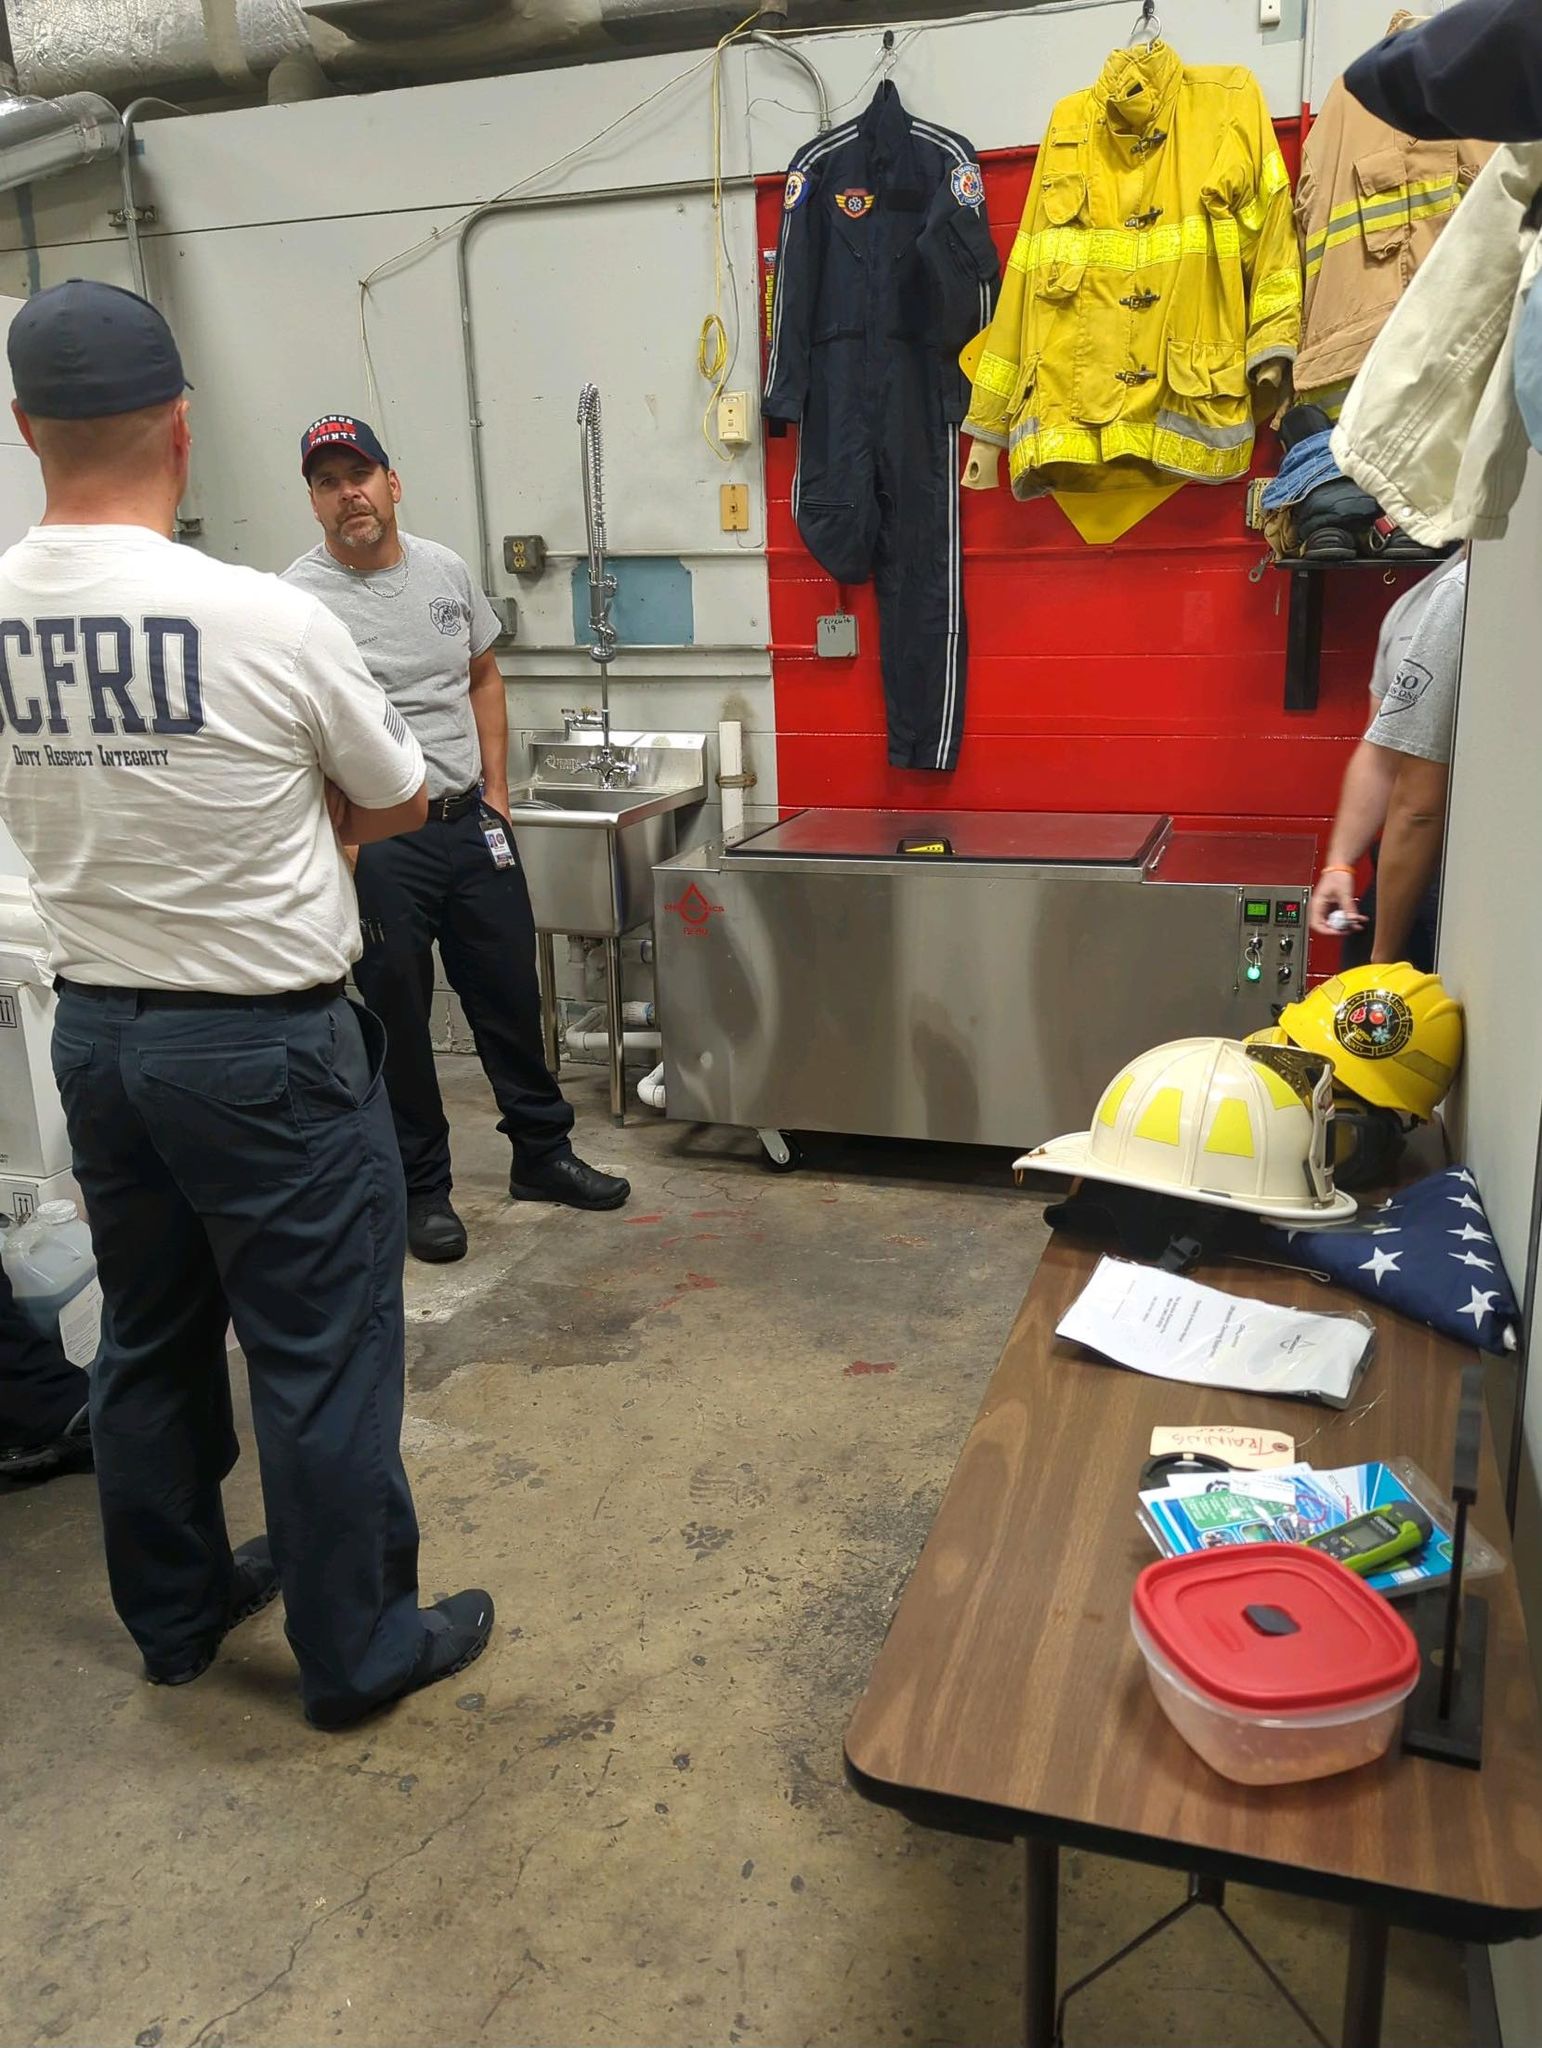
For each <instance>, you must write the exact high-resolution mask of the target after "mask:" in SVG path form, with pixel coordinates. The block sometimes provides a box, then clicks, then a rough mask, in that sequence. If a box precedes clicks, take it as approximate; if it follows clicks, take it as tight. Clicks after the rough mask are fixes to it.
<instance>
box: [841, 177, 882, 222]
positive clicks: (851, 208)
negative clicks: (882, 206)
mask: <svg viewBox="0 0 1542 2048" xmlns="http://www.w3.org/2000/svg"><path fill="white" fill-rule="evenodd" d="M835 203H836V205H837V206H838V207H839V208H840V210H841V212H842V213H844V214H845V216H846V218H847V219H848V220H860V219H861V218H862V216H863V214H864V213H871V212H872V210H873V195H872V193H871V192H869V191H868V190H867V188H866V187H865V186H862V185H852V186H850V187H848V189H847V190H846V191H844V192H837V193H836V195H835Z"/></svg>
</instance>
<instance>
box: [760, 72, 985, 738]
mask: <svg viewBox="0 0 1542 2048" xmlns="http://www.w3.org/2000/svg"><path fill="white" fill-rule="evenodd" d="M984 197H985V193H984V186H983V184H982V182H981V177H980V167H979V164H978V163H977V162H976V161H975V154H974V150H973V148H972V147H971V145H970V144H969V143H968V142H966V141H965V140H964V138H963V137H962V136H961V135H953V134H950V133H949V131H948V130H947V129H945V128H937V127H934V126H933V125H932V123H931V122H929V121H922V120H918V119H916V118H915V117H914V116H912V115H910V114H908V113H907V112H906V111H905V109H904V107H903V106H902V105H901V104H900V98H899V94H898V93H897V92H896V91H895V90H894V87H893V86H892V85H891V84H890V83H889V82H888V81H887V80H885V81H884V83H883V84H882V85H880V86H879V88H878V91H877V93H876V94H875V95H874V97H873V100H872V103H871V104H870V105H869V107H868V109H867V111H866V113H864V114H862V115H861V116H860V117H859V118H858V119H857V120H854V121H848V122H846V123H845V124H844V126H842V127H839V128H834V129H831V131H830V132H829V133H828V134H826V135H820V136H816V137H815V138H814V140H813V141H812V142H809V143H806V144H805V145H804V147H803V148H802V149H800V150H799V151H798V153H797V155H796V156H795V157H794V158H793V160H792V163H791V165H790V167H789V169H788V172H787V186H786V191H785V194H784V198H783V204H782V232H781V239H780V242H779V244H778V248H777V255H776V277H775V284H774V298H773V312H772V325H771V348H770V359H769V362H768V365H767V371H766V393H765V398H764V400H763V402H762V411H763V412H764V413H765V415H766V417H767V418H768V419H770V420H772V421H778V420H797V421H799V422H800V426H799V430H798V468H797V476H796V479H795V481H794V484H793V515H794V517H795V518H796V519H797V522H798V531H799V532H800V533H801V534H802V536H803V538H804V540H805V542H806V543H807V545H808V548H809V551H810V553H811V554H812V555H813V556H814V557H815V559H816V560H817V561H818V562H819V563H820V564H821V566H822V567H823V568H825V569H827V570H828V571H829V572H830V574H831V575H832V576H833V577H834V578H835V579H836V581H837V582H838V583H865V582H867V581H868V579H869V578H870V577H871V578H872V580H873V581H874V583H875V584H876V586H877V591H878V618H879V629H880V639H881V642H882V662H883V684H884V698H885V703H886V707H887V712H888V726H889V761H890V764H891V766H893V767H896V768H933V769H938V768H941V769H947V768H952V767H954V766H955V765H956V763H957V760H958V749H959V741H960V739H961V737H962V735H963V729H964V673H965V669H966V667H967V665H968V659H969V644H968V634H967V630H966V626H965V620H964V591H963V552H962V548H961V545H960V541H959V503H958V467H959V458H958V430H959V426H960V423H961V422H962V420H963V418H964V415H965V412H966V411H967V409H968V400H969V386H968V383H967V381H966V379H965V377H964V375H963V372H962V371H961V370H960V369H959V366H958V352H959V350H960V349H961V348H962V347H963V346H964V344H965V343H966V342H968V341H970V340H971V339H972V338H973V337H974V336H975V335H976V334H978V333H979V332H980V330H981V329H982V328H983V327H985V326H987V325H988V324H989V322H990V317H991V309H992V305H993V303H994V299H995V287H996V280H997V277H998V276H999V274H1000V273H999V265H998V263H997V259H996V250H995V246H994V244H993V243H992V241H991V238H990V233H989V230H988V228H987V226H986V222H985V205H984Z"/></svg>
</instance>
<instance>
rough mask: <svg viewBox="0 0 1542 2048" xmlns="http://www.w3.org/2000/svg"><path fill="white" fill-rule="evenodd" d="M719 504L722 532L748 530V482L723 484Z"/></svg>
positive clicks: (745, 531)
mask: <svg viewBox="0 0 1542 2048" xmlns="http://www.w3.org/2000/svg"><path fill="white" fill-rule="evenodd" d="M719 506H720V510H721V517H722V527H723V531H724V533H748V532H749V530H750V487H749V485H748V484H724V485H723V486H722V489H721V494H720V497H719Z"/></svg>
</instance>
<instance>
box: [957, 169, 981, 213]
mask: <svg viewBox="0 0 1542 2048" xmlns="http://www.w3.org/2000/svg"><path fill="white" fill-rule="evenodd" d="M948 182H949V184H950V185H951V186H952V187H953V197H954V198H955V199H956V200H957V201H958V203H959V205H960V206H978V205H980V204H981V202H982V201H983V200H984V198H985V180H984V179H983V178H982V177H981V175H980V166H979V165H978V164H960V165H959V166H958V169H957V170H956V171H954V173H953V175H952V177H951V178H950V179H949V180H948Z"/></svg>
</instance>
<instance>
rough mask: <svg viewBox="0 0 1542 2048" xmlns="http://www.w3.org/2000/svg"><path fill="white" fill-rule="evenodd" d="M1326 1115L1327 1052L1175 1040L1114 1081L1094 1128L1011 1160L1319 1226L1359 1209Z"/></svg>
mask: <svg viewBox="0 0 1542 2048" xmlns="http://www.w3.org/2000/svg"><path fill="white" fill-rule="evenodd" d="M1332 1115H1333V1068H1332V1066H1331V1065H1330V1064H1329V1062H1328V1060H1327V1059H1326V1058H1325V1057H1324V1056H1323V1055H1321V1054H1319V1053H1308V1052H1303V1051H1301V1050H1300V1048H1299V1047H1296V1046H1272V1045H1243V1044H1241V1043H1240V1042H1239V1041H1238V1040H1237V1039H1234V1038H1178V1039H1174V1040H1173V1041H1172V1042H1171V1043H1170V1044H1168V1045H1158V1046H1153V1047H1152V1049H1151V1051H1150V1052H1143V1053H1142V1054H1141V1055H1140V1056H1139V1058H1138V1059H1133V1060H1131V1062H1130V1064H1129V1065H1128V1066H1127V1067H1126V1068H1125V1069H1124V1070H1123V1072H1122V1073H1120V1074H1117V1075H1116V1076H1115V1077H1114V1079H1113V1080H1112V1081H1111V1082H1110V1083H1109V1085H1108V1087H1107V1088H1105V1089H1104V1091H1103V1099H1102V1100H1101V1102H1099V1104H1098V1107H1097V1113H1096V1115H1095V1116H1094V1117H1093V1119H1092V1129H1091V1130H1090V1131H1073V1132H1071V1133H1070V1134H1069V1135H1068V1136H1066V1137H1063V1138H1051V1139H1050V1140H1049V1141H1048V1143H1047V1144H1044V1145H1039V1146H1036V1147H1035V1148H1034V1150H1033V1151H1031V1152H1025V1153H1024V1154H1023V1156H1022V1158H1021V1159H1019V1160H1018V1161H1017V1162H1016V1164H1017V1166H1018V1168H1019V1169H1021V1170H1023V1171H1025V1172H1038V1173H1063V1174H1067V1175H1081V1176H1083V1177H1085V1178H1086V1179H1089V1180H1104V1181H1113V1182H1115V1183H1116V1184H1117V1185H1118V1186H1120V1187H1127V1188H1143V1189H1146V1190H1148V1191H1149V1192H1150V1193H1152V1194H1158V1195H1170V1196H1179V1197H1181V1198H1182V1199H1183V1200H1185V1201H1190V1202H1206V1203H1209V1204H1210V1205H1212V1206H1213V1207H1215V1208H1224V1209H1245V1210H1248V1211H1250V1212H1251V1213H1252V1214H1254V1215H1257V1216H1267V1217H1269V1218H1270V1219H1271V1220H1272V1221H1275V1222H1282V1223H1294V1224H1296V1225H1297V1226H1298V1227H1306V1228H1315V1227H1317V1226H1320V1225H1322V1224H1328V1223H1342V1222H1343V1221H1344V1220H1345V1218H1346V1217H1349V1216H1353V1215H1354V1213H1355V1200H1354V1197H1353V1196H1352V1195H1347V1194H1345V1193H1344V1192H1343V1191H1342V1190H1341V1189H1335V1187H1334V1184H1333V1167H1332V1165H1331V1163H1330V1162H1331V1160H1332V1157H1333V1150H1332V1145H1331V1142H1330V1139H1331V1132H1330V1129H1329V1125H1330V1121H1331V1118H1332Z"/></svg>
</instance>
